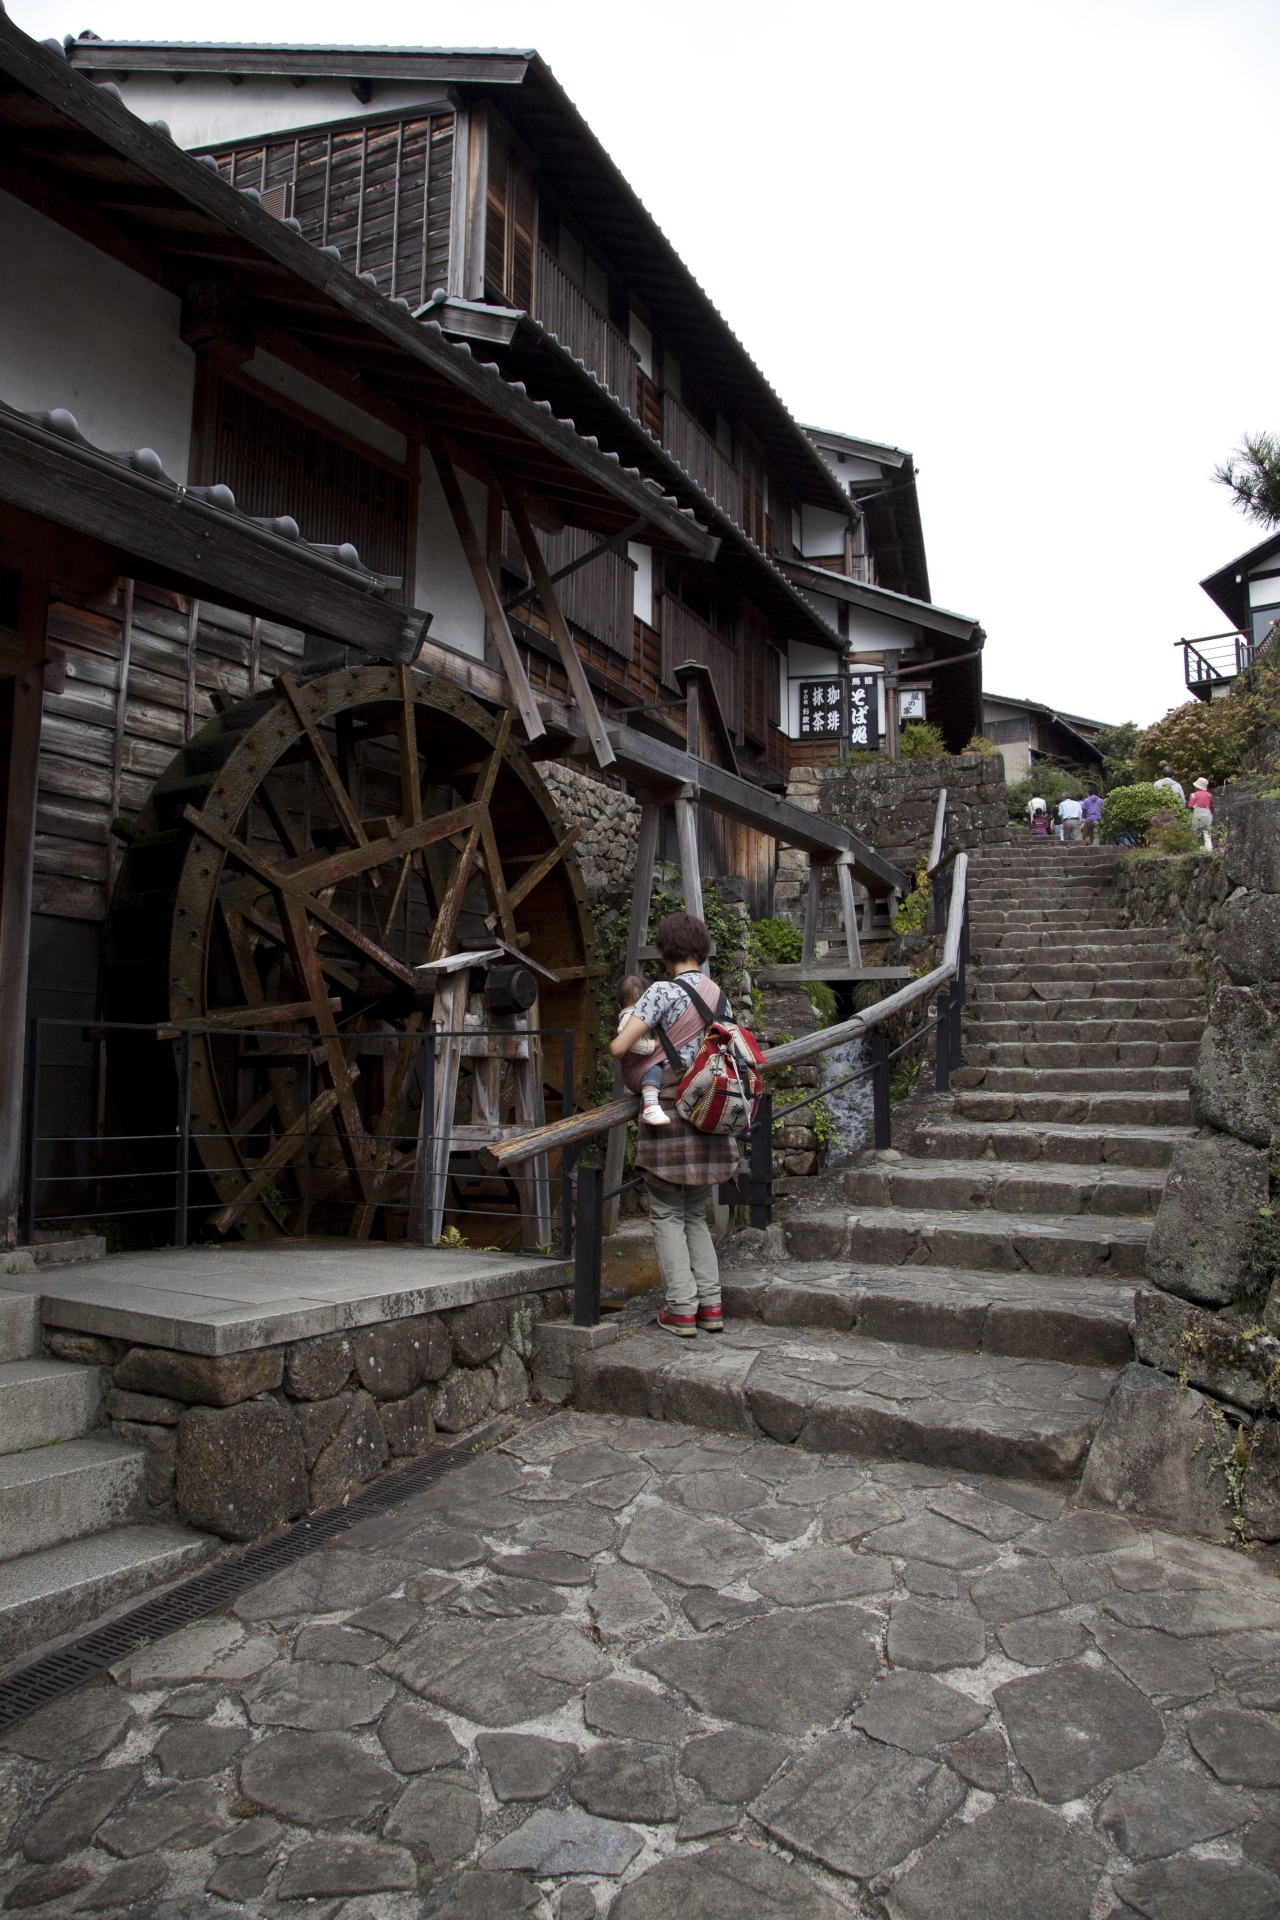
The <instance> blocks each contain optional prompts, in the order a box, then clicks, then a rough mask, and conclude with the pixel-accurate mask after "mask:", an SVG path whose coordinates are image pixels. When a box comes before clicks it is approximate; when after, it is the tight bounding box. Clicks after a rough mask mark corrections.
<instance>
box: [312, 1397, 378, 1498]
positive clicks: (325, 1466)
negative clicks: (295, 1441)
mask: <svg viewBox="0 0 1280 1920" xmlns="http://www.w3.org/2000/svg"><path fill="white" fill-rule="evenodd" d="M387 1455H388V1447H387V1436H386V1434H385V1433H384V1432H383V1429H382V1422H381V1421H380V1420H379V1418H378V1409H377V1408H376V1406H375V1405H374V1403H373V1398H372V1396H371V1395H370V1394H367V1393H353V1394H352V1395H351V1400H350V1404H349V1406H348V1407H347V1409H346V1411H345V1413H344V1414H343V1416H342V1419H341V1422H340V1423H339V1425H338V1429H337V1431H336V1432H335V1433H334V1435H333V1437H332V1439H331V1440H329V1442H328V1443H327V1445H326V1446H325V1447H324V1448H323V1450H322V1451H321V1453H320V1455H319V1457H318V1458H317V1460H316V1463H315V1465H314V1467H313V1468H312V1469H311V1481H310V1488H309V1493H308V1500H309V1503H310V1506H311V1509H312V1511H313V1512H314V1511H315V1509H316V1508H317V1507H331V1506H336V1505H337V1503H338V1502H339V1501H340V1500H342V1499H343V1498H345V1496H346V1495H347V1494H350V1493H354V1492H355V1490H356V1488H357V1487H362V1486H363V1485H364V1483H365V1481H366V1480H372V1479H373V1476H374V1475H375V1473H379V1472H381V1470H382V1468H383V1467H385V1466H386V1464H387Z"/></svg>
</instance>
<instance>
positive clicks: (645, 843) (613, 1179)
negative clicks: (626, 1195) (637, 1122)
mask: <svg viewBox="0 0 1280 1920" xmlns="http://www.w3.org/2000/svg"><path fill="white" fill-rule="evenodd" d="M661 813H662V810H661V807H660V806H659V804H658V802H657V801H656V800H646V801H644V803H643V804H642V806H641V808H640V831H639V833H638V834H637V836H636V875H635V879H634V880H633V881H632V883H631V924H630V926H629V927H628V928H627V958H626V962H625V964H624V966H623V972H624V973H634V972H635V971H636V969H637V968H638V967H639V965H640V949H641V947H642V946H643V945H644V943H645V937H646V935H647V934H648V931H649V902H650V900H651V899H652V897H653V863H654V861H655V860H656V859H657V856H658V823H659V821H660V819H661ZM613 1092H614V1098H615V1099H621V1098H622V1097H623V1094H624V1092H625V1088H624V1087H623V1084H622V1068H621V1066H619V1065H615V1066H614V1070H613ZM626 1152H627V1130H626V1128H625V1127H614V1129H613V1131H612V1132H611V1133H610V1135H609V1139H608V1144H607V1145H606V1147H605V1156H604V1190H605V1192H606V1193H609V1192H612V1190H613V1188H614V1187H616V1186H618V1185H619V1183H620V1182H621V1180H622V1169H623V1165H624V1163H625V1160H626ZM619 1205H620V1201H619V1199H618V1197H617V1196H616V1195H615V1197H614V1198H613V1199H612V1200H606V1201H605V1204H604V1230H605V1232H606V1233H616V1232H617V1231H618V1208H619Z"/></svg>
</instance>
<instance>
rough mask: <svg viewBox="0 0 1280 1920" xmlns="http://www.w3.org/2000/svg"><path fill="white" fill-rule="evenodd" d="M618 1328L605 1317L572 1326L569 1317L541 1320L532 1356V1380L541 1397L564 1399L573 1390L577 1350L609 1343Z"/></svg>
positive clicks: (586, 1349)
mask: <svg viewBox="0 0 1280 1920" xmlns="http://www.w3.org/2000/svg"><path fill="white" fill-rule="evenodd" d="M617 1337H618V1329H617V1327H616V1326H615V1325H613V1324H611V1322H609V1321H608V1320H602V1321H601V1322H600V1324H599V1326H595V1327H575V1326H574V1324H573V1322H572V1321H571V1320H544V1321H543V1322H542V1324H541V1326H540V1327H539V1328H538V1344H537V1348H536V1350H535V1352H534V1357H533V1384H534V1388H535V1390H536V1391H537V1392H538V1393H539V1394H541V1396H542V1398H543V1399H544V1400H554V1401H557V1402H559V1401H564V1400H567V1399H568V1398H569V1395H570V1394H571V1393H572V1392H573V1366H574V1362H575V1360H576V1359H577V1358H578V1355H579V1354H582V1353H592V1352H594V1351H595V1349H596V1348H597V1347H607V1346H610V1345H611V1344H612V1343H613V1342H614V1341H615V1340H616V1339H617Z"/></svg>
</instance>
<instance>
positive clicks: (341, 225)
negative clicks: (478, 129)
mask: <svg viewBox="0 0 1280 1920" xmlns="http://www.w3.org/2000/svg"><path fill="white" fill-rule="evenodd" d="M453 137H454V116H453V113H452V111H450V112H446V113H429V114H417V115H414V116H412V117H407V118H405V119H401V120H386V121H378V122H374V123H368V124H364V125H361V126H354V127H323V128H312V129H310V130H308V131H304V132H302V133H296V134H288V135H282V136H280V137H279V138H276V139H272V140H267V141H262V140H256V141H253V142H241V143H237V144H235V145H227V146H220V147H211V148H210V149H208V151H209V152H211V153H212V154H213V156H214V158H215V159H216V160H217V162H218V170H219V172H220V173H221V174H222V176H223V178H224V179H225V180H230V182H231V183H232V185H233V186H237V187H254V188H256V189H257V191H258V192H259V193H260V194H261V195H262V199H263V205H264V206H266V207H267V208H268V209H269V210H270V211H271V212H272V213H275V214H276V215H277V216H278V217H279V218H281V219H284V218H288V217H290V216H292V218H294V219H296V220H297V221H298V222H299V224H300V225H301V227H302V231H303V233H304V234H305V235H306V237H307V239H308V240H310V241H312V242H313V244H314V245H315V246H317V247H337V248H338V250H339V251H340V253H341V254H342V258H343V260H344V261H345V262H346V264H347V265H348V266H349V267H352V268H354V270H355V272H357V273H372V274H373V275H374V276H375V277H376V279H377V282H378V287H379V290H380V291H381V292H383V293H385V294H387V295H389V296H390V297H391V298H392V299H395V298H397V297H401V298H403V299H405V300H408V301H409V302H410V304H411V305H412V306H421V305H422V303H423V302H424V301H425V300H426V299H428V298H429V296H430V295H431V294H432V293H434V292H435V290H436V288H437V287H447V286H448V284H449V226H450V219H451V215H452V205H453Z"/></svg>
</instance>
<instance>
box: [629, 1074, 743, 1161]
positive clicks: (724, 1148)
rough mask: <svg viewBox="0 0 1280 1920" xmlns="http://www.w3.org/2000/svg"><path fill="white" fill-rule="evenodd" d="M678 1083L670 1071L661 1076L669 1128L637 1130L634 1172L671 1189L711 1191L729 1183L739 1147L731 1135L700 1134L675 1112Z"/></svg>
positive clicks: (661, 1098)
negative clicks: (645, 1175)
mask: <svg viewBox="0 0 1280 1920" xmlns="http://www.w3.org/2000/svg"><path fill="white" fill-rule="evenodd" d="M679 1084H680V1082H679V1081H678V1080H677V1079H676V1076H675V1075H674V1074H673V1073H672V1071H671V1069H670V1067H668V1068H667V1070H666V1072H665V1073H664V1074H663V1076H662V1088H661V1091H660V1094H659V1098H660V1100H661V1101H662V1110H663V1112H664V1113H665V1114H666V1115H667V1117H668V1119H669V1120H670V1122H671V1125H670V1126H669V1127H646V1126H644V1125H641V1126H640V1127H639V1128H637V1135H638V1138H637V1140H636V1171H637V1173H644V1174H647V1175H648V1176H649V1177H650V1178H651V1179H653V1180H663V1181H665V1182H666V1183H667V1185H668V1186H671V1187H710V1186H715V1185H717V1184H718V1183H719V1182H720V1181H721V1180H732V1179H733V1176H734V1174H735V1173H736V1172H737V1171H738V1143H737V1141H736V1140H735V1139H734V1137H733V1135H732V1134H731V1133H699V1131H698V1129H697V1128H696V1127H691V1126H690V1125H689V1122H688V1121H687V1120H682V1119H681V1117H680V1115H679V1114H678V1113H677V1112H676V1110H675V1092H676V1088H677V1087H678V1086H679Z"/></svg>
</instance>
